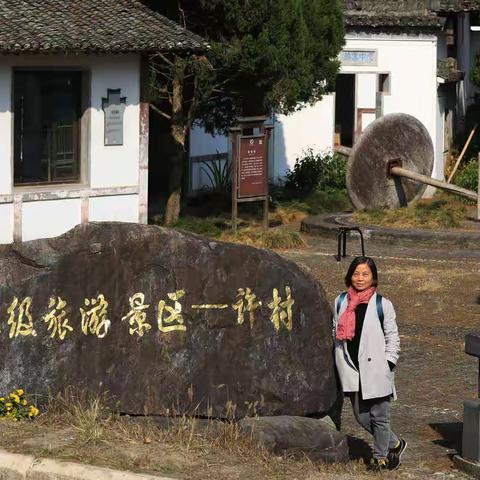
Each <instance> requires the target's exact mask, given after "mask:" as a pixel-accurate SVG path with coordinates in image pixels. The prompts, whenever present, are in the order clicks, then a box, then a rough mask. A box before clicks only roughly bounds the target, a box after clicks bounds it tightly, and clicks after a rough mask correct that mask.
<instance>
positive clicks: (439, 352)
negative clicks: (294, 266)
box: [285, 237, 480, 478]
mask: <svg viewBox="0 0 480 480" xmlns="http://www.w3.org/2000/svg"><path fill="white" fill-rule="evenodd" d="M308 241H309V245H310V248H309V250H306V251H304V252H296V253H293V252H291V253H287V254H285V256H286V257H288V258H289V259H291V260H294V261H295V262H297V263H299V264H300V265H302V266H303V267H305V268H307V269H308V270H310V272H311V273H312V274H313V275H314V276H315V277H316V278H317V279H318V280H319V281H320V282H321V284H322V285H323V286H324V288H325V291H326V293H327V297H328V299H329V300H330V301H331V302H333V299H334V298H335V296H336V295H337V294H338V292H339V291H342V290H344V285H343V277H344V275H345V273H346V270H347V268H348V265H349V261H350V260H351V259H352V258H353V256H354V254H356V253H357V254H358V252H356V250H357V249H358V248H359V246H358V245H357V240H356V239H349V240H348V252H347V253H351V254H352V256H351V257H349V258H346V259H343V260H342V261H341V262H337V261H336V260H335V259H334V258H333V254H334V253H335V251H336V243H335V241H332V240H330V239H323V238H319V237H308ZM366 254H367V255H370V256H372V257H373V258H374V259H375V260H376V263H377V267H378V270H379V291H380V292H381V293H382V294H383V295H384V296H386V297H388V298H389V299H391V300H392V302H393V304H394V306H395V308H396V311H397V321H398V325H399V331H400V339H401V350H402V351H401V354H400V361H399V364H398V368H397V380H396V383H397V393H398V397H399V398H398V401H397V402H396V403H395V404H394V407H393V414H392V415H393V418H392V421H393V427H394V430H395V431H396V432H397V433H398V434H399V435H401V436H403V437H404V438H406V439H407V441H408V445H409V446H408V449H407V451H406V453H405V455H404V458H403V463H404V468H403V472H404V474H406V475H407V476H413V477H415V478H417V477H419V476H420V477H422V476H423V475H428V476H430V475H432V474H434V473H437V474H436V475H435V476H432V478H439V476H442V475H441V473H440V472H443V475H448V474H450V475H455V476H456V477H458V476H459V475H460V474H459V473H458V472H455V471H453V470H452V462H451V456H452V454H454V453H456V452H457V451H459V449H460V446H461V435H462V423H461V422H462V415H463V400H464V399H473V398H476V397H477V378H478V360H477V359H476V358H473V357H470V356H468V355H466V354H465V353H464V339H465V335H466V334H467V333H470V332H472V333H475V332H476V333H479V334H480V284H479V270H480V246H479V251H472V250H469V251H459V250H452V249H450V250H447V249H442V250H436V249H434V248H432V247H422V246H420V245H419V246H416V247H415V248H414V247H412V246H409V247H402V246H398V245H396V246H394V245H388V244H384V243H374V242H368V241H367V243H366ZM349 407H350V405H347V404H346V405H344V414H343V426H342V430H343V431H344V432H346V433H348V434H350V435H352V436H354V437H356V438H358V439H368V434H367V435H365V434H364V433H363V431H362V430H361V428H359V427H358V426H357V424H356V422H355V420H354V418H353V415H352V413H351V410H350V408H349ZM354 446H355V448H354V449H353V450H354V451H355V450H356V451H357V453H359V452H362V451H363V448H366V445H365V444H362V442H361V441H356V442H354Z"/></svg>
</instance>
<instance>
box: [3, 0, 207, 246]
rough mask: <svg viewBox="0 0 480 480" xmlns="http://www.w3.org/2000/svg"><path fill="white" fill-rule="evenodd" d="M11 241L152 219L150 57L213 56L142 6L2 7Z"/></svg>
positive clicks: (39, 1) (62, 1)
mask: <svg viewBox="0 0 480 480" xmlns="http://www.w3.org/2000/svg"><path fill="white" fill-rule="evenodd" d="M0 24H1V25H2V28H1V29H0V53H1V54H2V55H1V56H0V135H1V138H2V141H1V142H0V243H10V242H12V241H14V240H17V241H19V240H31V239H35V238H41V237H52V236H55V235H59V234H61V233H64V232H66V231H67V230H69V229H70V228H72V227H74V226H75V225H77V224H79V223H82V222H87V221H108V220H110V221H117V220H118V221H128V222H144V223H146V221H147V184H148V182H147V171H148V118H149V115H148V108H149V107H148V103H146V101H145V98H143V91H142V86H144V85H145V77H146V75H145V68H143V66H144V62H143V58H144V56H145V55H146V54H150V53H154V52H159V51H163V52H166V51H171V50H176V51H184V50H189V49H190V50H196V49H199V48H203V41H202V39H201V38H200V37H198V36H196V35H194V34H192V33H190V32H188V31H186V30H184V29H183V28H181V27H180V26H179V25H177V24H176V23H174V22H172V21H170V20H168V19H166V18H165V17H163V16H161V15H159V14H157V13H155V12H153V11H151V10H150V9H148V8H147V7H145V6H144V5H143V4H142V3H141V2H139V1H137V0H82V1H78V2H72V1H70V0H28V1H27V0H20V1H11V0H0Z"/></svg>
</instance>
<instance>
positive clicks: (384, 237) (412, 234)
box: [300, 213, 480, 249]
mask: <svg viewBox="0 0 480 480" xmlns="http://www.w3.org/2000/svg"><path fill="white" fill-rule="evenodd" d="M349 220H350V213H333V214H332V213H330V214H327V215H312V216H310V217H307V218H306V219H305V220H303V222H302V224H301V227H300V229H301V231H302V232H305V233H310V234H312V235H315V234H317V235H318V234H320V235H326V236H329V237H335V238H336V237H337V233H338V228H339V227H342V226H345V227H349V226H350V227H351V226H353V225H355V226H357V225H358V226H359V227H360V229H361V230H362V233H363V236H364V237H365V238H366V239H372V240H380V241H385V242H392V241H395V242H398V241H400V242H408V243H415V244H418V243H424V244H427V245H447V246H455V247H462V248H477V249H478V246H479V245H480V233H477V232H467V231H462V232H445V231H436V230H421V229H415V230H401V229H397V228H386V227H374V226H371V225H359V224H354V223H352V222H350V221H349ZM351 235H352V236H358V233H355V232H352V233H351Z"/></svg>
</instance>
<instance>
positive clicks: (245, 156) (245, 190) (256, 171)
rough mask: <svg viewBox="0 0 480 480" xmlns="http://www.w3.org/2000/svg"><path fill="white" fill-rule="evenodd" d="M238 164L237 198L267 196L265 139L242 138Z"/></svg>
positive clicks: (261, 137)
mask: <svg viewBox="0 0 480 480" xmlns="http://www.w3.org/2000/svg"><path fill="white" fill-rule="evenodd" d="M239 150H240V155H239V162H238V198H248V197H262V196H266V195H267V188H266V185H267V181H266V180H267V179H266V176H267V148H266V137H265V135H261V136H258V137H242V138H241V139H240V149H239Z"/></svg>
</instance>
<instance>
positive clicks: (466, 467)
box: [453, 455, 480, 479]
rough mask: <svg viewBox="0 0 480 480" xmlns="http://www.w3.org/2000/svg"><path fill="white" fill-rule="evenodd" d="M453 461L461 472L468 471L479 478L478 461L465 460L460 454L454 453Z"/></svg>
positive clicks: (479, 466) (479, 464) (479, 463)
mask: <svg viewBox="0 0 480 480" xmlns="http://www.w3.org/2000/svg"><path fill="white" fill-rule="evenodd" d="M453 463H454V465H455V466H456V467H457V468H458V469H459V470H462V471H463V472H465V473H468V474H469V475H471V476H472V477H474V478H479V479H480V462H475V461H473V460H467V459H466V458H463V457H461V456H460V455H454V457H453Z"/></svg>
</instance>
